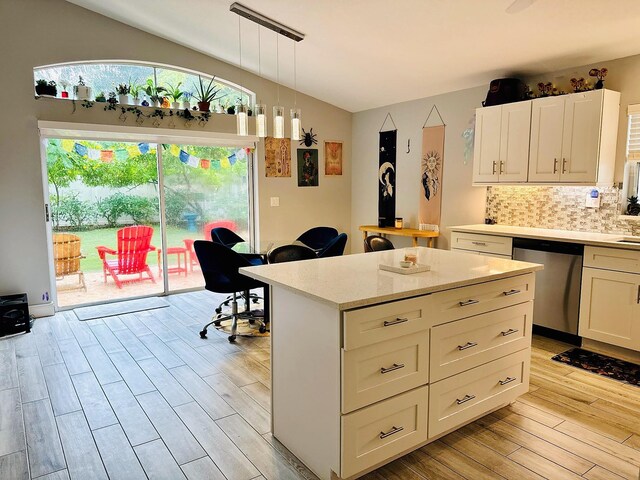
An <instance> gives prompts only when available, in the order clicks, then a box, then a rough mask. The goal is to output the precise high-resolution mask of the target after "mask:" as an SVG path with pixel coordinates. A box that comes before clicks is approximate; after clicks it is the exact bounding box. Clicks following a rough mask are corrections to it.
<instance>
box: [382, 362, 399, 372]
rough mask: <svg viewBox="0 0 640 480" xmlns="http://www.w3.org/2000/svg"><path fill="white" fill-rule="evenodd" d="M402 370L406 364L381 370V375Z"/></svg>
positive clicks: (395, 364)
mask: <svg viewBox="0 0 640 480" xmlns="http://www.w3.org/2000/svg"><path fill="white" fill-rule="evenodd" d="M401 368H404V363H394V364H393V365H392V366H391V367H387V368H384V367H382V368H381V369H380V373H389V372H393V371H394V370H400V369H401Z"/></svg>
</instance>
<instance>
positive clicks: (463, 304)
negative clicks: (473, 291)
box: [458, 300, 480, 307]
mask: <svg viewBox="0 0 640 480" xmlns="http://www.w3.org/2000/svg"><path fill="white" fill-rule="evenodd" d="M476 303H480V300H467V301H466V302H458V304H459V305H460V306H461V307H466V306H467V305H474V304H476Z"/></svg>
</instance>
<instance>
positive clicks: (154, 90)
mask: <svg viewBox="0 0 640 480" xmlns="http://www.w3.org/2000/svg"><path fill="white" fill-rule="evenodd" d="M144 91H145V92H147V95H149V100H151V106H153V107H159V106H161V105H162V102H163V100H164V96H163V95H162V93H164V92H166V91H167V89H166V88H164V87H159V86H158V85H156V84H155V82H154V81H153V80H152V79H150V78H149V79H147V86H146V87H145V89H144Z"/></svg>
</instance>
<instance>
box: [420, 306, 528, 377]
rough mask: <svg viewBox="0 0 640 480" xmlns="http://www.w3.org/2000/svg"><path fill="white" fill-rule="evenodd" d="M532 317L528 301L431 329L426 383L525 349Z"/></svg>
mask: <svg viewBox="0 0 640 480" xmlns="http://www.w3.org/2000/svg"><path fill="white" fill-rule="evenodd" d="M532 317H533V302H531V301H529V302H525V303H521V304H519V305H513V306H511V307H507V308H503V309H502V310H496V311H494V312H489V313H485V314H482V315H476V316H475V317H469V318H465V319H463V320H457V321H455V322H449V323H445V324H443V325H438V326H436V327H433V328H432V329H431V358H430V361H429V365H430V369H431V371H430V375H429V378H430V381H431V382H432V383H433V382H437V381H438V380H442V379H443V378H446V377H450V376H451V375H454V374H456V373H460V372H463V371H465V370H468V369H470V368H472V367H475V366H477V365H481V364H483V363H487V362H490V361H491V360H495V359H496V358H500V357H504V356H505V355H509V354H510V353H514V352H517V351H518V350H522V349H523V348H526V347H527V346H528V345H530V343H531V326H532Z"/></svg>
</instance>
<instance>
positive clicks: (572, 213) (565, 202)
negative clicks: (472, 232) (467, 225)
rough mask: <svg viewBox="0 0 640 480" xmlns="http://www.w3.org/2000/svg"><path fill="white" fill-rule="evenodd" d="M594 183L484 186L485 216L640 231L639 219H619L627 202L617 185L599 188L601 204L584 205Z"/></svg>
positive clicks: (594, 229)
mask: <svg viewBox="0 0 640 480" xmlns="http://www.w3.org/2000/svg"><path fill="white" fill-rule="evenodd" d="M592 189H593V187H539V186H526V187H519V186H504V187H502V186H498V187H487V207H486V217H487V218H492V219H494V220H496V221H497V222H498V223H499V224H502V225H516V226H520V227H539V228H556V229H560V230H578V231H582V232H598V233H615V234H623V235H640V222H637V221H633V220H631V221H630V220H624V219H619V218H618V215H619V214H620V212H621V209H622V207H621V205H626V199H624V200H623V199H622V193H621V191H620V189H619V188H617V187H609V188H598V190H599V191H600V196H601V203H600V208H597V209H596V208H587V207H585V198H586V196H587V195H588V194H589V192H591V190H592Z"/></svg>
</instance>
